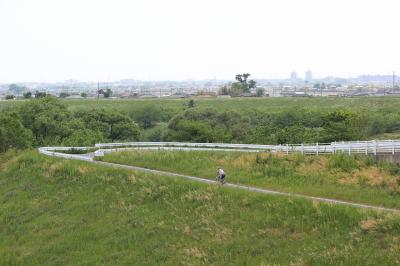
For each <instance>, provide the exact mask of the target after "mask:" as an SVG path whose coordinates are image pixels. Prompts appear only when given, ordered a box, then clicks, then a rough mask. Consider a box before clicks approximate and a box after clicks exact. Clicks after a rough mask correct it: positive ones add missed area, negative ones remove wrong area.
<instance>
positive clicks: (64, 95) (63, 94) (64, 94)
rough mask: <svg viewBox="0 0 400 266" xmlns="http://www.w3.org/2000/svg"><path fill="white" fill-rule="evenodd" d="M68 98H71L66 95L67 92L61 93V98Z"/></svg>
mask: <svg viewBox="0 0 400 266" xmlns="http://www.w3.org/2000/svg"><path fill="white" fill-rule="evenodd" d="M68 96H69V93H66V92H61V93H60V98H66V97H68Z"/></svg>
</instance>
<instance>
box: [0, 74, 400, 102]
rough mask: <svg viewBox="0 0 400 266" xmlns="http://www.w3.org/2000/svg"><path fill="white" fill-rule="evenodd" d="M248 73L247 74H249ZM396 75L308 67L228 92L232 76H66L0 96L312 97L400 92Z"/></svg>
mask: <svg viewBox="0 0 400 266" xmlns="http://www.w3.org/2000/svg"><path fill="white" fill-rule="evenodd" d="M248 75H249V76H250V74H248ZM398 78H399V77H398V76H396V75H395V74H394V73H393V74H392V75H362V76H358V77H356V78H339V77H325V78H320V79H315V78H313V74H312V72H311V71H307V72H305V73H304V76H300V75H298V73H297V72H295V71H293V72H291V73H290V75H289V76H288V78H287V79H254V86H249V87H248V90H245V91H241V92H240V93H236V94H233V93H231V88H232V85H233V84H234V83H235V81H233V80H217V79H209V80H183V81H142V80H135V79H124V80H118V81H112V82H101V81H99V82H81V81H77V80H66V81H63V82H55V83H35V82H21V83H11V84H0V100H12V99H23V98H31V97H38V96H43V95H52V96H55V97H60V98H66V99H87V98H142V99H145V98H188V97H195V96H196V97H222V98H229V97H313V96H336V97H353V96H400V87H399V84H398V82H397V81H398Z"/></svg>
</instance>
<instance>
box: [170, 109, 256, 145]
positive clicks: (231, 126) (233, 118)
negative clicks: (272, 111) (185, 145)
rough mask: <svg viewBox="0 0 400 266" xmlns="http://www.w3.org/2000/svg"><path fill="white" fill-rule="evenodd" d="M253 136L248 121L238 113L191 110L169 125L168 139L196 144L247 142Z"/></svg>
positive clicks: (181, 114) (175, 118)
mask: <svg viewBox="0 0 400 266" xmlns="http://www.w3.org/2000/svg"><path fill="white" fill-rule="evenodd" d="M250 135H251V126H250V123H249V120H248V119H245V118H243V117H242V116H241V115H240V114H238V113H236V112H232V111H230V112H218V111H216V110H215V109H212V108H205V109H204V108H189V109H187V110H186V111H184V112H182V113H180V114H178V115H177V116H175V117H174V118H172V119H171V121H170V122H169V124H168V133H167V139H168V140H171V141H194V142H245V141H246V140H248V137H249V136H250Z"/></svg>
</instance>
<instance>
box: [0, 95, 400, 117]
mask: <svg viewBox="0 0 400 266" xmlns="http://www.w3.org/2000/svg"><path fill="white" fill-rule="evenodd" d="M188 101H189V99H110V100H108V99H103V100H99V101H98V100H94V99H87V100H63V103H65V104H66V105H68V107H69V109H70V110H73V111H76V110H91V109H96V108H104V109H107V110H119V111H121V112H123V113H126V114H130V113H132V112H135V111H138V110H142V109H143V108H145V107H154V106H157V107H159V108H161V110H164V111H166V112H171V113H176V112H178V111H180V110H183V109H184V108H185V106H186V104H187V103H188ZM194 101H195V104H196V106H203V107H205V106H207V107H215V108H216V109H218V110H221V111H226V110H235V111H238V112H247V111H266V112H280V111H283V110H286V109H299V108H300V109H307V110H315V111H320V110H322V111H323V110H326V111H328V110H337V109H348V110H356V111H362V110H365V111H368V112H393V111H396V112H397V111H398V106H399V104H400V97H354V98H343V97H312V98H293V97H279V98H251V99H249V98H232V99H215V98H211V99H195V100H194ZM23 102H25V100H18V101H0V109H10V108H15V106H18V105H20V104H22V103H23Z"/></svg>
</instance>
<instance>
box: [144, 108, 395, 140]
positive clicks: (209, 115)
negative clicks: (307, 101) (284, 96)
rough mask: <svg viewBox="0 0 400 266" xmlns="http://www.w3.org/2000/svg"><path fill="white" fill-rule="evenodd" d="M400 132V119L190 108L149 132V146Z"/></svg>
mask: <svg viewBox="0 0 400 266" xmlns="http://www.w3.org/2000/svg"><path fill="white" fill-rule="evenodd" d="M399 130H400V114H399V113H387V114H382V113H380V114H371V113H368V112H352V111H348V110H335V111H325V112H322V111H321V112H319V111H309V110H307V109H304V110H299V109H289V110H285V111H282V112H278V113H276V112H275V113H268V112H262V111H251V112H249V113H245V114H241V113H238V112H234V111H218V110H216V109H213V108H188V109H187V110H185V111H182V112H180V113H178V114H177V115H175V116H174V117H173V118H172V119H171V120H169V122H168V123H160V124H158V125H156V126H154V127H151V128H149V129H148V130H146V132H148V134H147V135H146V137H147V138H146V140H149V141H189V142H232V143H258V144H284V143H315V142H319V143H324V142H333V141H349V140H367V139H370V138H372V137H373V136H376V135H377V134H381V133H391V132H397V131H399Z"/></svg>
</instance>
